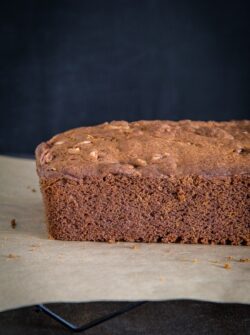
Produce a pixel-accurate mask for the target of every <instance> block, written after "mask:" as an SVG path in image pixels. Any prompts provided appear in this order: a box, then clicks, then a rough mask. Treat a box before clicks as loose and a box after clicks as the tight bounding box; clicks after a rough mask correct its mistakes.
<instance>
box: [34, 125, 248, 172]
mask: <svg viewBox="0 0 250 335" xmlns="http://www.w3.org/2000/svg"><path fill="white" fill-rule="evenodd" d="M36 161H37V170H38V174H39V175H40V176H41V177H55V178H56V177H57V176H58V177H59V176H65V177H72V178H74V177H76V178H81V177H84V176H90V175H91V176H105V175H108V174H126V175H138V176H153V177H154V176H160V177H164V176H169V175H170V176H171V175H172V176H176V175H177V176H188V175H201V176H228V175H239V174H247V173H249V172H250V121H247V120H244V121H229V122H212V121H210V122H200V121H189V120H183V121H177V122H175V121H137V122H131V123H128V122H126V121H113V122H111V123H107V122H106V123H103V124H100V125H97V126H93V127H82V128H76V129H72V130H69V131H66V132H64V133H61V134H58V135H56V136H54V137H53V138H51V139H50V140H49V141H47V142H43V143H41V144H40V145H39V146H38V147H37V149H36Z"/></svg>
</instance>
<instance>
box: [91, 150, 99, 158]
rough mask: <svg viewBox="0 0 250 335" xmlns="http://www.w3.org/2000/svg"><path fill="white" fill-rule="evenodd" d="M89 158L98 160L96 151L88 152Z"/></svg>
mask: <svg viewBox="0 0 250 335" xmlns="http://www.w3.org/2000/svg"><path fill="white" fill-rule="evenodd" d="M89 155H90V156H91V157H93V158H95V159H97V158H98V151H97V150H93V151H91V152H90V154H89Z"/></svg>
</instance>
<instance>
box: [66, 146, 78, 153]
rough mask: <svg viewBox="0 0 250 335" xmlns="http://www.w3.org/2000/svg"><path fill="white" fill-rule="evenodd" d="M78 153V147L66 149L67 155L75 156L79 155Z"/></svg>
mask: <svg viewBox="0 0 250 335" xmlns="http://www.w3.org/2000/svg"><path fill="white" fill-rule="evenodd" d="M79 151H80V148H78V147H76V148H70V149H68V153H69V154H77V153H79Z"/></svg>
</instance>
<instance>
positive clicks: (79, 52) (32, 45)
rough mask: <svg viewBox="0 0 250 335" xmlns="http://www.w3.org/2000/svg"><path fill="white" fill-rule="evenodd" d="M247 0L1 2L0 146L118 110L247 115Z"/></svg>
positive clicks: (13, 148) (15, 149)
mask: <svg viewBox="0 0 250 335" xmlns="http://www.w3.org/2000/svg"><path fill="white" fill-rule="evenodd" d="M248 3H249V1H239V0H238V1H211V0H203V1H200V0H199V1H194V0H192V1H188V0H178V1H174V0H172V1H156V0H151V1H150V0H148V1H142V0H138V1H136V0H130V1H118V0H116V1H115V0H114V1H94V0H90V1H76V0H75V1H71V0H68V1H63V0H58V1H56V0H53V1H51V0H41V1H39V0H37V1H36V0H31V1H26V0H23V1H20V0H18V1H11V0H10V1H2V2H1V8H2V9H1V14H0V15H1V22H0V24H1V43H0V66H1V78H0V111H1V112H0V113H1V124H0V153H32V152H33V151H34V148H35V146H36V144H37V143H39V142H40V141H42V140H44V139H47V138H49V137H50V136H52V135H53V134H55V133H57V132H60V131H63V130H65V129H68V128H72V127H77V126H81V125H92V124H96V123H100V122H103V121H106V120H112V119H117V120H119V119H126V120H136V119H174V120H175V119H180V118H191V119H201V120H207V119H214V120H226V119H232V118H234V119H241V118H248V117H249V114H248V113H249V108H250V89H249V88H250V65H249V62H250V14H249V12H250V6H249V5H248Z"/></svg>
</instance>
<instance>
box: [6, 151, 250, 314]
mask: <svg viewBox="0 0 250 335" xmlns="http://www.w3.org/2000/svg"><path fill="white" fill-rule="evenodd" d="M12 219H15V220H16V223H17V225H16V227H15V228H12V226H11V220H12ZM249 257H250V248H249V247H233V246H202V245H179V244H138V243H137V244H135V243H116V244H108V243H93V242H62V241H53V240H49V239H48V238H47V234H46V230H45V224H44V212H43V205H42V200H41V195H40V191H39V187H38V178H37V176H36V172H35V163H34V161H32V160H24V159H13V158H8V157H0V310H1V311H2V310H7V309H11V308H16V307H19V306H25V305H33V304H37V303H45V302H89V301H102V300H117V301H118V300H131V301H132V300H167V299H180V298H188V299H199V300H207V301H217V302H241V303H249V302H250V263H249V262H248V261H247V260H246V258H249ZM240 259H241V260H242V261H240ZM244 260H245V261H244ZM225 264H226V265H225Z"/></svg>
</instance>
